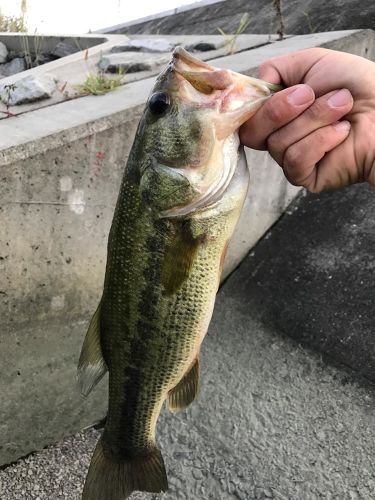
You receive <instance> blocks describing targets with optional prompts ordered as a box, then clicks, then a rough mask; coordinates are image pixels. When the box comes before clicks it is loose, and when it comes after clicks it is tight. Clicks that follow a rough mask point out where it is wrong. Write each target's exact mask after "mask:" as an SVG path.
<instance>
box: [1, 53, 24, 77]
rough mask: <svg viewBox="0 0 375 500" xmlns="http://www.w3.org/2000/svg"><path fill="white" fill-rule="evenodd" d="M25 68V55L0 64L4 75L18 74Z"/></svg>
mask: <svg viewBox="0 0 375 500" xmlns="http://www.w3.org/2000/svg"><path fill="white" fill-rule="evenodd" d="M25 69H26V63H25V59H24V58H23V57H15V58H14V59H12V60H11V61H9V62H7V63H4V64H0V74H2V75H4V77H6V76H12V75H16V74H17V73H21V72H22V71H25Z"/></svg>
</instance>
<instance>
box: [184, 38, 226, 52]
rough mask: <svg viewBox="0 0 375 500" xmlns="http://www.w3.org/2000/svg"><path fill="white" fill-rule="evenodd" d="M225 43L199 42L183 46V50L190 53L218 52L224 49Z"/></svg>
mask: <svg viewBox="0 0 375 500" xmlns="http://www.w3.org/2000/svg"><path fill="white" fill-rule="evenodd" d="M224 45H225V42H224V41H220V42H205V41H199V42H195V43H191V44H190V45H185V49H186V50H189V51H190V52H208V51H209V50H218V49H221V48H222V47H224Z"/></svg>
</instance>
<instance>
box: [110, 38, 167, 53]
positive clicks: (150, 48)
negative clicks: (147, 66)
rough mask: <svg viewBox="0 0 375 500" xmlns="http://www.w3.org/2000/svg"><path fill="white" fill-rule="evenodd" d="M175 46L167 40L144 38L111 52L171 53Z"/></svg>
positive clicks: (130, 41)
mask: <svg viewBox="0 0 375 500" xmlns="http://www.w3.org/2000/svg"><path fill="white" fill-rule="evenodd" d="M174 47H175V45H174V44H172V43H171V42H169V41H168V40H166V39H165V38H142V39H138V40H129V42H128V43H126V44H124V45H115V46H114V47H112V49H111V52H151V53H152V52H153V53H155V52H159V53H160V52H171V51H172V50H173V49H174Z"/></svg>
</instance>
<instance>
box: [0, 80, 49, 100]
mask: <svg viewBox="0 0 375 500" xmlns="http://www.w3.org/2000/svg"><path fill="white" fill-rule="evenodd" d="M55 88H56V83H55V80H54V79H53V78H52V76H50V75H42V76H38V77H36V76H32V75H30V76H27V77H25V78H23V79H22V80H19V81H17V82H16V83H15V84H13V86H12V87H11V88H10V87H9V86H8V85H0V99H1V100H2V101H3V102H4V104H7V105H9V106H14V105H18V104H25V103H28V102H34V101H39V100H41V99H47V98H48V97H51V95H52V93H53V91H54V90H55Z"/></svg>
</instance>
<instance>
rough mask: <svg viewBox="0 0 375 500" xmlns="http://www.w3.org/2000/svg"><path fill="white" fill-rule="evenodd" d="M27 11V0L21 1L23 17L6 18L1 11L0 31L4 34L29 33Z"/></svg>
mask: <svg viewBox="0 0 375 500" xmlns="http://www.w3.org/2000/svg"><path fill="white" fill-rule="evenodd" d="M26 11H27V4H26V0H21V15H20V16H5V15H4V14H2V13H1V9H0V31H3V32H6V33H8V32H13V33H14V32H17V33H19V32H25V31H27V28H26V22H25V14H26Z"/></svg>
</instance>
